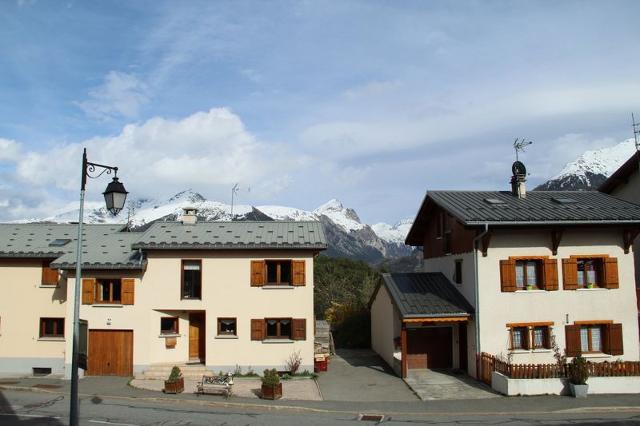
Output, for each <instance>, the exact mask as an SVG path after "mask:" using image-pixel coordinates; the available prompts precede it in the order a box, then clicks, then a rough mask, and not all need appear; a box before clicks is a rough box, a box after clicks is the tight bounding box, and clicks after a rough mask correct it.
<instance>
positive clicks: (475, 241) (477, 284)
mask: <svg viewBox="0 0 640 426" xmlns="http://www.w3.org/2000/svg"><path fill="white" fill-rule="evenodd" d="M488 232H489V224H488V223H485V224H484V231H482V233H481V234H480V235H478V236H477V237H475V238H474V239H473V267H474V278H475V285H474V293H475V294H474V296H475V311H476V312H475V323H476V332H475V335H476V355H477V354H479V353H480V302H479V299H480V282H479V281H478V241H480V240H481V239H482V238H483V237H484V236H485V235H487V233H488ZM476 377H478V365H477V363H476Z"/></svg>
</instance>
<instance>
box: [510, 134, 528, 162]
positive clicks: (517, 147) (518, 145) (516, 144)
mask: <svg viewBox="0 0 640 426" xmlns="http://www.w3.org/2000/svg"><path fill="white" fill-rule="evenodd" d="M532 143H533V142H532V141H528V140H526V139H525V138H522V139H520V138H516V140H515V141H513V149H514V151H515V152H516V161H520V160H519V158H518V153H519V152H524V148H525V147H527V146H529V145H531V144H532Z"/></svg>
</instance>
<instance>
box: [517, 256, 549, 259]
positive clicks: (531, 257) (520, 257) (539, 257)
mask: <svg viewBox="0 0 640 426" xmlns="http://www.w3.org/2000/svg"><path fill="white" fill-rule="evenodd" d="M544 259H549V256H509V260H544Z"/></svg>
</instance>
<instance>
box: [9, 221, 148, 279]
mask: <svg viewBox="0 0 640 426" xmlns="http://www.w3.org/2000/svg"><path fill="white" fill-rule="evenodd" d="M77 229H78V225H75V224H47V223H23V224H9V223H3V224H0V257H5V258H7V257H13V258H42V259H56V260H55V261H54V262H53V266H54V267H59V268H61V269H70V268H75V259H76V244H77V235H78V234H77ZM123 229H124V225H84V226H83V259H82V267H83V268H85V269H110V268H132V269H141V268H142V266H143V263H140V259H139V257H138V254H137V252H133V251H132V250H131V244H132V243H133V241H135V240H136V239H137V238H138V237H139V234H136V233H131V232H121V231H122V230H123ZM56 239H62V240H70V241H69V242H68V243H66V244H64V245H62V246H51V245H50V244H51V243H52V242H53V241H54V240H56Z"/></svg>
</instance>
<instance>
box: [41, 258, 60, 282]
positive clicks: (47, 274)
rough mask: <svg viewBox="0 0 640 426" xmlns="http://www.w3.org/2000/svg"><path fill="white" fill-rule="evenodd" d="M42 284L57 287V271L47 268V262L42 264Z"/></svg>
mask: <svg viewBox="0 0 640 426" xmlns="http://www.w3.org/2000/svg"><path fill="white" fill-rule="evenodd" d="M42 284H43V285H58V270H57V269H53V268H50V267H49V262H47V261H45V262H42Z"/></svg>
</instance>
